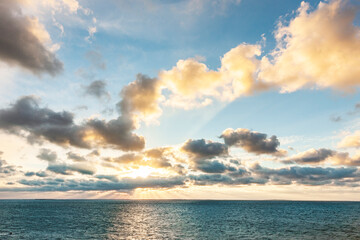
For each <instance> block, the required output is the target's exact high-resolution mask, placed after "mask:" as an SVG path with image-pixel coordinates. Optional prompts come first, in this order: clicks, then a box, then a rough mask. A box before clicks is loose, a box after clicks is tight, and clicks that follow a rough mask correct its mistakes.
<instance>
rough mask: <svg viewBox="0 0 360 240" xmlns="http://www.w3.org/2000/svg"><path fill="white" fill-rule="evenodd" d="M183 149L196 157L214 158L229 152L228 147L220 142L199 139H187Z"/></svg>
mask: <svg viewBox="0 0 360 240" xmlns="http://www.w3.org/2000/svg"><path fill="white" fill-rule="evenodd" d="M182 150H183V151H185V152H186V153H188V154H190V155H192V156H193V157H195V158H212V157H216V156H224V155H227V154H228V147H227V146H226V145H225V144H222V143H218V142H211V141H205V139H199V140H192V139H189V140H187V141H186V142H185V143H184V145H183V146H182Z"/></svg>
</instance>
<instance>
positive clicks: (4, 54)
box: [0, 0, 63, 76]
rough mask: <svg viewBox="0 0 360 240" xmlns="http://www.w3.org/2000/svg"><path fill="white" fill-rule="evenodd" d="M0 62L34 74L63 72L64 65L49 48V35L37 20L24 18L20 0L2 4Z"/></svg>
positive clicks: (6, 0) (7, 0)
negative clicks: (19, 67)
mask: <svg viewBox="0 0 360 240" xmlns="http://www.w3.org/2000/svg"><path fill="white" fill-rule="evenodd" d="M0 23H1V24H0V32H1V33H2V34H1V36H0V59H1V60H2V61H4V62H6V63H7V64H9V65H17V66H21V67H23V68H24V69H26V70H29V71H30V72H32V73H34V74H37V75H38V74H42V73H48V74H50V75H52V76H54V75H56V74H59V73H60V72H61V71H62V70H63V63H62V62H61V61H60V60H58V59H57V57H56V56H55V54H54V53H53V52H52V51H51V50H50V48H49V47H47V45H46V44H49V43H51V39H50V36H49V34H48V32H47V31H46V30H45V28H44V26H43V25H41V24H40V23H39V20H38V19H37V18H35V17H29V16H25V15H23V13H22V10H21V8H20V6H19V1H17V0H4V1H1V3H0Z"/></svg>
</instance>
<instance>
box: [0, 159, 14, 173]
mask: <svg viewBox="0 0 360 240" xmlns="http://www.w3.org/2000/svg"><path fill="white" fill-rule="evenodd" d="M15 173H17V169H16V167H15V166H12V165H9V164H8V163H7V162H6V161H5V160H3V159H0V178H3V177H7V176H10V175H13V174H15Z"/></svg>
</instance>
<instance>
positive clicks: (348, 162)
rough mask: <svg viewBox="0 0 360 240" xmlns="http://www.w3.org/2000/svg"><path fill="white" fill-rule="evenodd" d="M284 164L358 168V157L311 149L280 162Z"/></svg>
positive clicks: (321, 149) (359, 164)
mask: <svg viewBox="0 0 360 240" xmlns="http://www.w3.org/2000/svg"><path fill="white" fill-rule="evenodd" d="M282 163H285V164H301V165H302V164H311V165H318V164H323V163H330V164H332V165H343V166H360V155H359V154H355V155H354V156H350V154H349V153H347V152H338V151H335V150H331V149H326V148H320V149H314V148H311V149H309V150H306V151H304V152H300V153H298V154H296V155H294V156H291V157H289V158H286V159H284V160H282Z"/></svg>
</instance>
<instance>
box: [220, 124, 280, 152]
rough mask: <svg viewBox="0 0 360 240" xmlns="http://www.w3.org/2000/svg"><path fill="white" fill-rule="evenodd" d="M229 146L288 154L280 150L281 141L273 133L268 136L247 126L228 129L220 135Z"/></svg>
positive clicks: (253, 150) (252, 150) (251, 150)
mask: <svg viewBox="0 0 360 240" xmlns="http://www.w3.org/2000/svg"><path fill="white" fill-rule="evenodd" d="M220 138H223V139H224V142H225V144H226V145H228V146H238V147H242V148H244V149H245V150H246V151H248V152H251V153H255V154H274V155H279V156H282V155H284V154H286V151H285V150H281V149H280V150H279V149H278V147H279V146H280V142H279V140H278V138H277V137H276V136H275V135H273V136H271V137H270V138H267V134H265V133H259V132H253V131H250V130H248V129H245V128H238V129H236V130H234V129H232V128H228V129H226V130H225V131H224V132H223V133H222V134H221V136H220Z"/></svg>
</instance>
